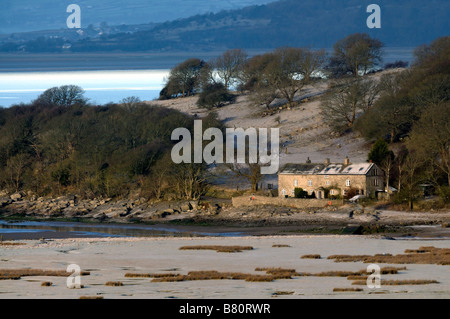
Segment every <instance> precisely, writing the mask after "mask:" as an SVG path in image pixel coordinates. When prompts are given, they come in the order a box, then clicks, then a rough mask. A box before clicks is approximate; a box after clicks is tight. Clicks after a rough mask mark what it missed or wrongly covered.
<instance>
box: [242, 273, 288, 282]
mask: <svg viewBox="0 0 450 319" xmlns="http://www.w3.org/2000/svg"><path fill="white" fill-rule="evenodd" d="M275 279H280V278H276V277H275V276H270V275H249V276H248V277H247V278H245V281H250V282H271V281H274V280H275Z"/></svg>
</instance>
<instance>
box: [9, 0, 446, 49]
mask: <svg viewBox="0 0 450 319" xmlns="http://www.w3.org/2000/svg"><path fill="white" fill-rule="evenodd" d="M185 2H188V1H187V0H186V1H185ZM248 2H251V1H250V0H248ZM374 2H376V3H377V4H379V5H380V7H381V10H382V13H381V15H382V17H381V20H382V28H381V29H369V28H368V27H367V25H366V20H367V17H368V16H369V13H367V12H366V9H367V6H368V5H369V4H372V3H374ZM449 12H450V1H448V0H430V1H423V0H421V1H419V0H396V1H391V0H377V1H374V0H347V1H342V0H281V1H277V2H273V3H268V4H265V5H255V6H249V7H245V8H242V9H237V10H228V11H221V12H218V13H209V14H202V15H195V16H192V17H189V18H185V19H177V20H174V21H170V22H165V23H160V24H157V25H153V26H152V27H151V28H150V27H149V28H147V29H145V28H140V29H139V30H138V31H136V32H115V33H111V34H108V35H103V36H101V37H84V38H83V39H81V40H76V41H69V42H70V43H71V48H70V51H72V52H102V51H126V52H134V51H158V52H167V51H200V50H203V51H220V50H225V49H227V48H236V47H239V48H244V49H271V48H276V47H281V46H309V47H320V48H330V47H332V45H333V44H334V43H335V42H336V41H337V40H338V39H341V38H343V37H345V36H347V35H349V34H351V33H356V32H367V33H369V34H370V35H371V36H373V37H376V38H378V39H380V40H381V41H382V42H383V43H384V44H385V45H386V46H390V47H416V46H418V45H420V44H424V43H429V42H431V41H432V40H434V39H436V38H437V37H440V36H444V35H448V34H449V30H450V25H449V14H448V13H449ZM119 31H120V30H119ZM63 40H67V39H63ZM62 42H64V41H62V40H59V42H58V41H56V40H53V42H51V41H49V43H48V47H52V46H53V49H54V50H56V51H58V50H57V49H58V48H59V47H60V45H61V43H62ZM40 43H43V42H42V41H41V42H40ZM21 48H22V50H24V51H30V48H29V47H27V45H22V47H21ZM41 50H42V48H41ZM2 51H5V50H2ZM9 51H11V50H9ZM12 51H14V46H13V50H12ZM30 52H33V51H32V49H31V51H30Z"/></svg>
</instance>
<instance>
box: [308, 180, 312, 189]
mask: <svg viewBox="0 0 450 319" xmlns="http://www.w3.org/2000/svg"><path fill="white" fill-rule="evenodd" d="M308 186H309V187H311V186H313V185H312V180H311V179H310V180H308Z"/></svg>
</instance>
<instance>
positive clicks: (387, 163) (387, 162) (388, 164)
mask: <svg viewBox="0 0 450 319" xmlns="http://www.w3.org/2000/svg"><path fill="white" fill-rule="evenodd" d="M393 168H394V159H393V158H392V156H386V157H385V158H384V160H383V161H382V162H381V169H382V170H383V171H384V173H385V177H386V194H387V199H388V200H389V199H390V196H391V194H390V190H389V187H390V179H391V175H392V170H393Z"/></svg>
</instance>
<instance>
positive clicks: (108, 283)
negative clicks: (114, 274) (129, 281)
mask: <svg viewBox="0 0 450 319" xmlns="http://www.w3.org/2000/svg"><path fill="white" fill-rule="evenodd" d="M105 286H110V287H121V286H123V283H122V282H120V281H108V282H107V283H106V284H105Z"/></svg>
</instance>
